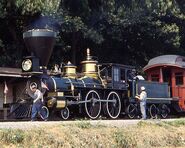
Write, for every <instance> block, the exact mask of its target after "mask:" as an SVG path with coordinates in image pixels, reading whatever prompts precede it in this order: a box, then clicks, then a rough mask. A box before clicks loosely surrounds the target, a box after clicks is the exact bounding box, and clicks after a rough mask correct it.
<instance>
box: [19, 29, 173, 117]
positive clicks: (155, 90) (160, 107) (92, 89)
mask: <svg viewBox="0 0 185 148" xmlns="http://www.w3.org/2000/svg"><path fill="white" fill-rule="evenodd" d="M23 38H24V41H25V44H26V46H27V48H28V50H29V51H30V52H31V56H29V57H25V58H24V59H23V62H22V71H23V72H22V73H23V75H27V76H29V77H30V78H29V80H28V82H27V91H28V94H29V93H31V91H30V85H31V84H32V83H36V84H37V85H38V87H39V88H40V89H41V90H42V91H43V92H44V100H45V105H46V107H47V108H48V109H49V110H50V112H51V111H54V110H58V111H60V114H61V117H62V118H63V119H68V118H69V116H70V113H74V114H82V115H87V116H88V117H89V118H91V119H96V118H98V117H99V116H100V115H103V116H106V117H108V118H112V119H116V118H118V117H119V116H120V115H123V114H127V115H128V116H129V117H130V118H134V117H135V116H136V115H137V114H138V107H137V100H136V99H135V95H136V94H138V93H140V90H139V88H140V86H145V87H146V90H147V93H148V98H147V106H148V111H149V115H150V116H151V117H156V116H157V115H159V114H160V115H161V116H162V117H163V118H166V117H167V115H168V114H169V112H170V106H171V103H172V100H173V99H172V98H170V96H169V91H168V84H167V83H159V82H149V81H145V80H139V79H140V77H137V76H136V75H135V68H134V67H133V66H128V65H122V64H114V63H102V64H99V63H98V61H97V60H95V59H94V57H92V56H91V55H90V50H89V49H87V56H86V59H85V60H84V61H82V62H81V65H82V70H81V73H77V72H76V68H77V67H76V66H74V65H73V64H71V63H70V62H68V63H67V64H66V65H65V66H64V67H63V72H62V73H60V74H58V75H53V74H51V73H48V70H47V64H48V61H49V58H50V55H51V53H52V49H53V46H54V42H55V38H56V33H55V32H54V31H52V30H48V29H34V30H28V31H26V32H24V33H23ZM43 84H44V86H45V87H44V88H43V86H42V85H43ZM18 110H21V108H18ZM48 114H49V112H48Z"/></svg>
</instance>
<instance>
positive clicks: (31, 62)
mask: <svg viewBox="0 0 185 148" xmlns="http://www.w3.org/2000/svg"><path fill="white" fill-rule="evenodd" d="M22 72H40V69H39V59H38V58H36V57H32V56H30V57H25V58H24V59H23V60H22Z"/></svg>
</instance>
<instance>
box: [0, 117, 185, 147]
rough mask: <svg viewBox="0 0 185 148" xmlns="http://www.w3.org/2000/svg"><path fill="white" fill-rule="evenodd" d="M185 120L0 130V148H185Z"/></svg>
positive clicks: (86, 123) (85, 123)
mask: <svg viewBox="0 0 185 148" xmlns="http://www.w3.org/2000/svg"><path fill="white" fill-rule="evenodd" d="M184 125H185V119H182V120H176V121H172V122H161V121H160V122H157V123H156V122H139V123H138V125H136V126H129V127H120V128H118V127H106V126H102V125H99V124H97V125H91V123H90V122H89V121H79V122H78V123H74V124H69V125H63V124H61V125H57V126H55V125H53V126H45V127H42V128H37V129H32V130H27V131H26V130H16V129H0V144H1V147H12V148H13V147H23V148H24V147H25V148H27V147H30V148H42V147H44V148H45V147H46V148H47V147H48V148H59V147H64V148H73V147H78V148H84V147H85V148H86V147H88V148H89V147H93V148H94V147H97V148H133V147H134V148H137V147H138V148H145V147H146V148H150V147H185V132H184V131H185V126H184Z"/></svg>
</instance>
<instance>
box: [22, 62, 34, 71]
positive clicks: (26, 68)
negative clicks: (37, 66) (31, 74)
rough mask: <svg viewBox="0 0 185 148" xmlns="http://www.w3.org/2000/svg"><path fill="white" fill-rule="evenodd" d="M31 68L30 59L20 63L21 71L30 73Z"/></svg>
mask: <svg viewBox="0 0 185 148" xmlns="http://www.w3.org/2000/svg"><path fill="white" fill-rule="evenodd" d="M31 68H32V61H31V60H30V59H25V60H23V62H22V69H23V70H24V71H30V70H31Z"/></svg>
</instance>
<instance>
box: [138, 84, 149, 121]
mask: <svg viewBox="0 0 185 148" xmlns="http://www.w3.org/2000/svg"><path fill="white" fill-rule="evenodd" d="M140 89H141V93H140V95H138V96H136V98H137V99H138V100H139V101H140V109H141V114H142V119H143V120H146V118H147V117H146V98H147V93H146V89H145V87H144V86H141V88H140Z"/></svg>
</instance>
